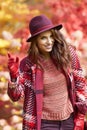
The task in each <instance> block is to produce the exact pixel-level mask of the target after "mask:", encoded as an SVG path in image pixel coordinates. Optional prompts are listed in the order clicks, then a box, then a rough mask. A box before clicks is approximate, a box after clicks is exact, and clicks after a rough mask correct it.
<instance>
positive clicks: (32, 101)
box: [8, 46, 86, 130]
mask: <svg viewBox="0 0 87 130" xmlns="http://www.w3.org/2000/svg"><path fill="white" fill-rule="evenodd" d="M70 52H71V56H72V69H73V76H74V80H75V86H74V88H73V85H72V89H70V87H68V90H69V95H70V98H71V99H73V100H74V102H75V99H74V95H73V94H74V92H73V90H76V102H75V104H76V105H77V107H78V111H80V112H82V113H84V112H85V109H84V107H81V105H82V104H83V103H84V104H85V96H84V87H85V85H86V82H85V79H84V76H83V74H82V69H81V67H80V64H79V59H78V57H77V55H76V52H75V49H73V48H72V47H71V46H70ZM35 77H36V80H35ZM69 77H70V82H71V84H72V78H71V74H70V73H69V76H68V78H69ZM68 86H70V84H69V85H68ZM42 90H43V74H42V71H41V70H39V69H37V68H36V66H35V65H33V64H32V63H31V62H30V60H29V57H26V58H24V59H23V60H22V61H21V63H20V71H19V76H18V78H17V83H16V87H15V89H14V88H13V89H11V88H10V87H8V95H9V96H10V98H11V99H12V100H13V101H17V100H19V99H20V97H21V96H23V97H24V107H23V110H24V114H23V130H40V125H41V114H42V98H43V95H42V93H43V92H42ZM72 104H73V103H72Z"/></svg>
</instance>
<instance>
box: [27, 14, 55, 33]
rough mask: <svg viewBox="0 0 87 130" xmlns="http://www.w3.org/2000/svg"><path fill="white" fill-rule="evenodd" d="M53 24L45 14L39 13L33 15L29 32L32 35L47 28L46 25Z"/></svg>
mask: <svg viewBox="0 0 87 130" xmlns="http://www.w3.org/2000/svg"><path fill="white" fill-rule="evenodd" d="M48 26H49V27H50V26H53V24H52V22H51V20H49V19H48V18H47V17H46V16H44V15H40V16H36V17H34V18H33V19H32V20H31V21H30V24H29V28H30V33H31V35H34V34H35V33H37V32H38V31H40V30H42V29H44V28H47V27H48Z"/></svg>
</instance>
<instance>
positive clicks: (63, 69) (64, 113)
mask: <svg viewBox="0 0 87 130" xmlns="http://www.w3.org/2000/svg"><path fill="white" fill-rule="evenodd" d="M61 28H62V25H61V24H60V25H53V23H52V22H51V21H50V19H48V18H47V17H46V16H44V15H40V16H36V17H34V18H32V19H31V21H30V24H29V30H30V33H31V36H30V37H29V38H28V40H27V42H30V43H31V46H30V49H29V52H28V56H27V57H25V58H24V59H23V60H22V61H21V62H20V65H19V60H18V58H16V60H15V59H14V58H13V57H12V56H11V55H8V56H9V59H8V68H9V72H10V77H11V81H10V82H9V85H8V95H9V96H10V98H11V99H12V100H13V101H18V100H19V99H20V97H22V96H23V97H24V107H23V110H24V114H23V130H83V129H84V115H85V112H86V105H85V93H84V92H85V91H84V90H85V86H86V83H85V79H84V76H83V74H82V69H81V66H80V63H79V59H78V56H77V55H76V51H75V49H74V47H72V46H70V45H68V44H67V43H66V41H65V40H64V38H63V36H62V34H61V33H60V31H59V30H60V29H61Z"/></svg>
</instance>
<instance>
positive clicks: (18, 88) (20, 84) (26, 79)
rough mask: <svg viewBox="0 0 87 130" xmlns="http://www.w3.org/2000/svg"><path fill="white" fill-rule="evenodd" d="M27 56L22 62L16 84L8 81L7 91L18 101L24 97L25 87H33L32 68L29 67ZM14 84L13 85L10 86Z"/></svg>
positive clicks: (12, 98) (13, 99)
mask: <svg viewBox="0 0 87 130" xmlns="http://www.w3.org/2000/svg"><path fill="white" fill-rule="evenodd" d="M26 60H27V59H26V58H24V59H23V60H22V61H21V62H20V66H19V75H18V77H17V81H16V82H15V83H14V84H11V82H10V83H8V90H7V93H8V95H9V97H10V98H11V100H12V101H18V100H19V99H20V98H21V97H24V92H25V87H26V86H28V87H31V82H30V81H31V73H30V68H29V67H28V68H27V66H26V65H27V64H26ZM11 85H12V87H10V86H11Z"/></svg>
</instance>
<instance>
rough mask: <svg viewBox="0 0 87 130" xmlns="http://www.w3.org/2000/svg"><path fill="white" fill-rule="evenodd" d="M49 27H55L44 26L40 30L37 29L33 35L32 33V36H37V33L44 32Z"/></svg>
mask: <svg viewBox="0 0 87 130" xmlns="http://www.w3.org/2000/svg"><path fill="white" fill-rule="evenodd" d="M49 27H54V26H53V25H46V26H43V27H41V28H39V29H37V30H36V31H34V32H33V33H31V34H32V35H35V34H36V33H38V32H40V31H44V29H47V28H49Z"/></svg>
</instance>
